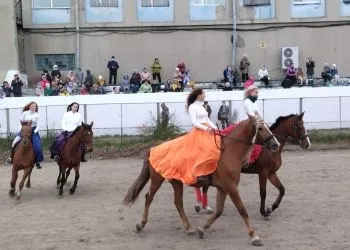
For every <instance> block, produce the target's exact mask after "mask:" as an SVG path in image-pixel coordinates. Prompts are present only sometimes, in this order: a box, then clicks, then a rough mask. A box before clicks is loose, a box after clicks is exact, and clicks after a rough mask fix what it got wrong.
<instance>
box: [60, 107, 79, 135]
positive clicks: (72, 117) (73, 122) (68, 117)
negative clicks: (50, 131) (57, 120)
mask: <svg viewBox="0 0 350 250" xmlns="http://www.w3.org/2000/svg"><path fill="white" fill-rule="evenodd" d="M82 121H83V118H82V115H81V114H80V113H78V112H75V113H73V112H72V111H69V112H66V113H65V114H64V115H63V118H62V130H63V131H68V132H72V131H74V130H75V129H76V128H77V127H78V126H80V125H81V123H82Z"/></svg>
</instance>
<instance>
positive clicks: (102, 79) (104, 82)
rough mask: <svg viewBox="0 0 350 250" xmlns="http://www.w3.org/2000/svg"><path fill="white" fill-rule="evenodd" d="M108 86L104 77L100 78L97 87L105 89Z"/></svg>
mask: <svg viewBox="0 0 350 250" xmlns="http://www.w3.org/2000/svg"><path fill="white" fill-rule="evenodd" d="M105 84H106V81H105V79H104V78H103V76H101V75H100V76H98V80H97V85H98V86H100V87H103V86H105Z"/></svg>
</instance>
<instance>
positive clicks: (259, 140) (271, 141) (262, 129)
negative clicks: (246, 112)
mask: <svg viewBox="0 0 350 250" xmlns="http://www.w3.org/2000/svg"><path fill="white" fill-rule="evenodd" d="M249 119H255V120H256V126H257V132H256V136H255V138H256V140H255V143H256V144H259V145H262V146H264V148H266V149H267V150H269V151H272V152H277V151H278V149H279V147H280V143H279V142H278V140H277V139H276V137H275V135H274V134H273V133H272V132H271V131H270V129H269V126H268V125H267V124H266V123H265V122H264V120H263V119H261V118H260V117H253V116H249Z"/></svg>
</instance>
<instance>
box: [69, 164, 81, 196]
mask: <svg viewBox="0 0 350 250" xmlns="http://www.w3.org/2000/svg"><path fill="white" fill-rule="evenodd" d="M74 171H75V178H74V184H73V187H72V188H71V189H70V190H69V193H70V194H74V192H75V189H76V188H77V184H78V180H79V177H80V174H79V166H77V167H75V168H74ZM67 172H68V171H67ZM69 172H70V169H69ZM69 172H68V173H67V177H66V178H68V175H69Z"/></svg>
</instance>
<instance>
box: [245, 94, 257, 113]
mask: <svg viewBox="0 0 350 250" xmlns="http://www.w3.org/2000/svg"><path fill="white" fill-rule="evenodd" d="M244 111H245V112H246V114H247V115H251V116H256V115H257V114H258V115H260V113H259V107H258V102H257V101H256V102H252V101H251V100H249V99H248V98H246V99H245V100H244Z"/></svg>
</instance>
